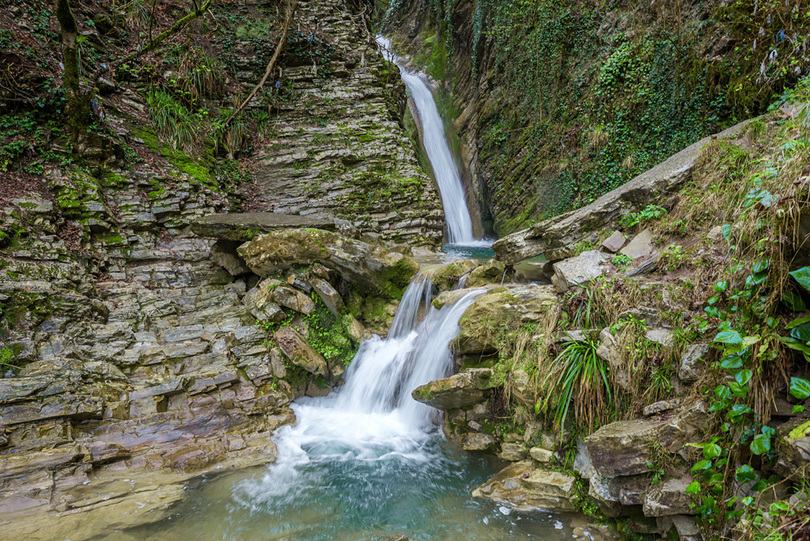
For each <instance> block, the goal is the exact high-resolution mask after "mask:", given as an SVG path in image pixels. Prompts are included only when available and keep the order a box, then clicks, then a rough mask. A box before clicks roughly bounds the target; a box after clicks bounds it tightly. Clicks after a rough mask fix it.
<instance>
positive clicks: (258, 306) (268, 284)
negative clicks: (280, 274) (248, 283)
mask: <svg viewBox="0 0 810 541" xmlns="http://www.w3.org/2000/svg"><path fill="white" fill-rule="evenodd" d="M280 283H281V282H279V281H278V280H272V279H267V280H263V281H262V282H259V283H258V284H257V285H256V287H254V288H252V289H251V290H250V291H248V292H247V293H245V296H244V297H242V303H244V305H245V307H246V308H247V309H248V310H249V311H250V313H251V315H253V317H255V318H256V319H257V320H259V321H261V322H265V321H275V322H279V321H282V320H284V318H285V317H286V314H284V310H282V309H281V308H280V307H279V306H278V305H277V304H276V303H274V302H273V291H274V289H275V288H276V287H277V286H278V285H279V284H280Z"/></svg>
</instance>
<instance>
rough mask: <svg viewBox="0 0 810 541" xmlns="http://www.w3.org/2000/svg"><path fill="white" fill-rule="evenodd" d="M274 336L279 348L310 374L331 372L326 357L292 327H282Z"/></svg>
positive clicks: (321, 374) (320, 374)
mask: <svg viewBox="0 0 810 541" xmlns="http://www.w3.org/2000/svg"><path fill="white" fill-rule="evenodd" d="M273 337H274V338H275V340H276V343H277V344H278V347H279V349H281V351H282V352H283V353H284V355H286V356H287V358H288V359H289V360H290V362H292V363H293V364H294V365H296V366H300V367H301V368H303V369H304V370H306V371H307V372H309V373H310V374H315V375H316V376H323V377H326V376H327V375H328V373H329V369H328V366H327V364H326V359H324V358H323V356H321V354H320V353H318V352H317V351H315V350H314V349H313V348H312V346H310V345H309V344H307V343H306V341H305V340H304V339H303V338H302V337H301V335H300V334H298V332H297V331H296V330H295V329H293V328H292V327H282V328H280V329H279V330H277V331H276V332H275V334H274V335H273Z"/></svg>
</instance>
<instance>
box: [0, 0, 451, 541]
mask: <svg viewBox="0 0 810 541" xmlns="http://www.w3.org/2000/svg"><path fill="white" fill-rule="evenodd" d="M71 4H72V7H73V10H74V12H75V14H76V18H77V20H78V21H79V31H80V36H82V39H80V43H81V46H82V54H83V69H84V70H85V73H95V72H96V71H97V70H98V69H99V66H102V65H103V66H105V67H104V68H103V69H107V68H108V67H110V66H114V65H115V64H114V63H115V62H117V59H119V58H120V57H121V56H123V54H124V53H125V52H127V51H130V50H133V49H135V47H136V46H137V45H138V44H139V43H142V40H143V39H145V37H146V36H148V35H149V32H150V31H155V30H158V29H165V28H167V27H168V26H169V25H170V24H171V23H172V22H173V21H175V20H177V19H179V18H180V17H181V16H182V15H183V14H184V10H185V9H186V7H185V6H184V5H183V4H181V3H175V2H166V3H158V4H156V6H157V7H156V8H155V11H154V12H153V13H152V15H151V16H150V15H149V13H148V12H143V11H138V9H137V8H138V6H136V5H134V4H127V5H126V6H123V7H121V6H118V7H116V6H99V5H97V4H95V3H91V2H71ZM49 6H50V4H46V3H44V2H37V1H32V2H6V3H4V5H3V6H2V9H0V12H2V15H0V17H2V20H3V25H2V26H3V28H2V29H0V36H1V37H2V39H0V49H2V51H1V52H0V57H2V59H3V60H2V61H3V67H4V69H7V70H11V71H8V72H6V75H8V74H9V73H11V72H12V71H14V70H21V69H22V68H21V67H22V66H31V70H30V71H27V72H26V71H23V72H20V73H23V75H21V76H20V78H19V80H18V81H17V84H14V85H11V86H9V85H6V84H5V83H4V86H3V89H4V92H5V93H4V94H3V96H2V98H0V102H1V103H2V110H3V117H2V120H1V121H0V128H1V129H2V131H1V132H0V142H1V143H2V147H1V149H0V156H1V157H2V162H0V171H1V172H0V177H1V180H0V207H1V208H0V312H2V322H1V323H0V362H2V365H0V368H2V374H3V377H2V378H0V464H2V466H0V509H1V510H2V513H0V514H2V519H0V522H2V524H3V527H4V528H6V531H7V532H9V533H8V535H10V536H11V537H14V538H20V539H22V538H26V539H35V538H41V539H52V538H55V537H67V536H70V537H71V538H78V537H76V536H79V537H81V536H83V537H92V536H93V535H96V534H98V533H100V532H102V531H104V530H107V529H120V528H125V527H128V526H131V525H133V524H137V523H140V522H143V521H149V520H159V519H160V518H161V517H165V515H166V512H167V511H166V510H167V509H168V508H169V507H170V506H171V504H173V503H174V502H176V501H178V500H179V499H181V498H182V497H183V487H184V485H185V484H186V483H187V482H188V481H189V479H192V478H195V477H197V476H199V475H201V474H203V473H205V472H212V471H226V470H227V469H229V468H231V467H246V466H250V465H254V464H261V463H265V462H268V461H272V460H274V457H275V447H274V445H273V443H272V442H271V440H270V438H271V436H272V434H273V430H274V429H275V428H276V427H278V426H280V425H282V424H287V423H290V422H292V421H293V420H294V416H293V414H292V411H291V410H290V409H289V407H288V405H289V402H290V400H291V399H292V398H293V397H294V396H299V395H302V394H305V393H308V394H323V393H325V392H328V389H329V388H330V385H331V384H332V383H333V382H334V381H335V379H336V378H337V377H339V375H340V373H342V370H343V368H344V366H345V364H346V363H348V361H349V360H350V359H351V357H352V355H353V352H354V351H355V350H356V347H357V343H358V341H359V340H360V339H362V338H363V337H364V336H366V332H367V331H366V330H365V329H364V327H363V325H362V324H361V323H360V322H359V321H358V319H356V318H359V319H361V320H363V321H364V322H366V323H368V324H369V325H371V326H372V327H373V328H375V329H379V330H381V331H382V332H384V331H385V329H386V323H387V322H390V318H391V315H392V313H393V309H394V307H395V303H396V297H397V295H400V294H401V291H402V288H403V286H404V285H407V283H408V280H409V278H410V276H411V274H412V273H413V272H414V268H413V265H415V264H413V262H412V261H410V260H409V259H408V258H407V257H405V256H403V255H402V254H399V253H389V252H387V251H386V250H385V249H383V248H381V247H380V246H379V245H378V243H382V242H387V243H398V244H404V243H408V244H412V245H423V246H424V245H429V246H434V245H436V244H438V243H439V242H440V240H441V237H442V234H443V215H442V212H441V207H440V203H439V201H438V197H437V195H436V191H435V188H434V186H433V183H432V181H431V180H430V178H429V177H428V176H427V175H426V174H425V173H424V172H423V171H422V170H421V169H420V166H419V163H418V161H417V157H416V153H415V150H414V146H413V142H412V140H411V139H410V138H409V137H408V135H407V134H406V132H405V130H404V128H403V126H404V125H405V122H404V120H403V115H408V114H409V113H408V112H407V111H406V109H405V96H404V89H403V86H402V84H401V83H400V81H399V77H398V75H397V73H396V71H390V70H395V69H396V68H395V67H391V66H389V65H388V64H387V63H385V62H384V61H383V60H382V58H381V56H380V55H379V53H378V51H377V49H376V46H375V44H374V42H373V40H370V38H369V37H368V35H367V27H366V25H365V22H364V20H363V18H362V16H361V14H360V7H359V6H355V5H353V4H351V3H345V2H340V1H337V0H336V1H334V2H332V1H329V2H303V1H302V2H299V4H298V10H297V14H296V24H295V26H294V30H293V32H292V36H291V38H290V42H289V44H288V47H287V49H286V52H285V54H284V55H282V60H281V62H280V63H279V64H278V65H277V69H278V71H277V72H274V73H273V77H272V78H271V80H270V82H269V83H268V84H267V85H266V87H265V91H263V92H260V93H259V94H258V95H257V98H255V99H254V100H253V101H251V103H250V104H249V105H248V107H247V108H246V110H245V112H244V113H243V115H242V116H241V117H238V118H237V119H236V120H235V121H234V122H233V123H232V124H230V125H229V127H225V125H224V122H223V120H224V119H225V118H226V117H227V116H228V115H229V114H230V113H231V112H232V110H233V109H232V107H233V104H234V103H236V102H238V100H239V99H241V98H242V97H243V96H245V95H246V94H247V92H248V91H249V90H250V89H252V88H253V86H254V85H255V84H256V83H257V82H258V81H259V79H260V77H261V75H262V74H263V72H264V68H265V65H266V63H267V61H268V60H269V57H270V54H271V53H272V50H273V47H274V46H275V44H276V41H277V39H278V28H279V21H280V19H281V17H280V15H282V10H283V7H284V4H282V3H278V2H273V1H270V2H264V3H259V4H244V3H240V2H223V3H218V5H217V6H215V7H214V8H212V11H210V12H207V13H206V14H204V15H203V16H202V17H201V18H200V19H198V20H196V21H195V22H194V23H192V24H190V25H189V26H188V27H187V28H185V29H184V30H183V31H181V32H180V33H178V34H177V35H175V36H174V37H172V38H171V39H170V40H169V42H168V43H167V45H166V46H165V47H164V48H163V49H161V50H159V51H157V52H155V53H153V54H150V55H146V56H144V57H141V58H139V59H138V60H135V61H132V62H129V63H126V64H124V65H120V64H119V65H115V71H113V72H110V70H109V69H107V72H103V70H102V74H101V77H100V78H99V79H98V80H97V81H96V85H97V86H96V88H95V94H94V95H95V101H94V102H93V114H94V115H95V116H94V125H93V126H91V127H90V130H89V131H88V132H87V133H86V134H83V135H82V137H81V138H79V139H78V140H77V139H76V138H74V137H72V136H71V134H70V133H68V132H67V130H66V128H65V126H64V124H63V123H62V121H61V116H60V112H61V107H62V105H63V98H62V95H61V93H60V91H59V90H58V87H59V84H60V79H61V71H60V67H59V60H60V55H59V26H58V24H57V23H56V21H55V18H54V16H53V13H52V11H50V10H49V9H48V8H49ZM150 17H152V18H151V19H150ZM161 25H162V26H161ZM153 27H154V28H153ZM220 117H221V118H220ZM240 209H248V210H259V211H265V212H266V211H273V212H277V213H285V214H287V215H290V216H288V217H287V219H280V218H279V219H276V220H272V219H271V220H270V222H272V223H271V225H270V226H268V227H267V228H266V229H262V228H263V227H264V226H266V225H267V219H266V215H265V218H263V219H262V221H261V223H260V224H257V223H255V222H250V224H249V225H248V226H245V227H241V228H240V227H237V226H233V227H231V226H226V227H225V228H224V229H223V228H220V229H218V230H217V231H216V232H214V233H211V230H210V229H205V228H203V229H202V230H201V229H197V231H202V235H203V236H200V235H198V234H197V233H195V232H194V229H193V228H192V224H195V223H197V222H200V221H201V219H202V218H204V217H206V216H210V215H216V214H223V213H227V212H229V211H234V210H240ZM248 216H252V215H248ZM282 218H283V217H282ZM296 226H298V227H312V226H316V227H324V228H326V229H329V230H330V232H329V233H328V235H329V238H328V241H329V242H331V243H338V244H340V245H341V246H344V249H343V251H341V252H340V254H339V256H340V261H341V265H342V266H341V267H336V266H335V265H333V264H331V263H330V261H328V260H324V261H321V259H320V258H318V257H310V256H307V257H303V258H299V259H298V260H296V262H295V265H294V266H293V268H290V266H289V265H286V266H283V268H278V269H276V270H274V271H273V273H272V274H273V276H272V277H270V278H268V279H267V280H264V281H260V279H259V276H257V275H256V274H254V273H253V272H252V271H251V270H250V268H249V267H248V266H246V263H245V261H244V260H241V259H240V258H239V257H238V256H237V254H236V247H237V246H238V245H239V244H240V242H234V239H241V240H249V239H251V238H253V237H256V236H257V234H258V233H260V232H261V231H270V232H273V231H275V232H276V234H278V232H279V231H282V230H287V229H290V228H294V227H296ZM336 229H340V231H342V232H343V233H344V234H346V235H349V236H350V237H351V238H350V237H344V236H343V235H341V234H340V233H337V232H334V231H335V230H336ZM247 230H249V233H250V234H248V235H247V236H246V237H244V235H245V233H246V231H247ZM324 234H327V233H326V232H324ZM358 239H364V240H365V241H370V242H372V243H374V244H372V245H369V244H366V243H365V242H363V241H362V240H358ZM347 246H351V247H352V249H353V250H356V251H357V253H356V254H354V253H353V252H351V251H350V250H349V249H348V248H345V247H347ZM313 250H314V252H313V253H315V254H316V255H318V253H319V248H318V247H315V248H313ZM313 250H311V252H312V251H313ZM372 254H373V256H374V257H377V258H378V259H374V257H372ZM336 257H337V256H336ZM388 262H390V268H389V266H388V265H389V263H388ZM316 263H318V264H316ZM321 263H322V264H321ZM363 265H376V266H375V267H374V269H373V270H368V268H367V267H364V266H363ZM347 268H350V269H352V271H351V272H349V271H346V269H347ZM363 269H365V272H366V273H368V274H369V276H367V278H368V279H367V280H366V281H363V280H361V279H359V278H358V276H360V275H361V274H362V272H364V271H363ZM263 276H266V273H265V274H263ZM369 284H377V285H379V286H380V287H378V288H374V287H371V286H370V285H369ZM392 303H393V304H392ZM102 515H103V517H104V518H103V519H102V518H100V517H101V516H102ZM48 518H51V519H54V520H47V519H48Z"/></svg>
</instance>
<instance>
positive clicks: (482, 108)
mask: <svg viewBox="0 0 810 541" xmlns="http://www.w3.org/2000/svg"><path fill="white" fill-rule="evenodd" d="M380 4H382V5H381V6H380V11H381V12H382V13H385V16H384V19H383V21H382V22H383V24H384V25H387V26H386V28H387V29H388V30H389V31H394V32H395V33H397V34H398V35H399V37H400V40H401V43H402V45H403V46H404V47H408V48H410V49H411V50H412V52H413V53H414V56H415V57H416V58H417V60H419V59H421V60H422V61H423V62H424V63H426V64H427V71H428V73H430V74H431V75H432V76H433V77H434V78H436V79H438V80H439V81H441V82H443V83H445V85H446V87H445V90H444V92H447V93H449V94H450V95H452V96H453V98H454V99H455V102H456V105H455V108H453V109H450V110H448V111H446V112H447V117H448V118H447V121H448V122H449V123H451V126H452V129H453V130H454V131H455V132H457V133H459V132H460V133H463V134H464V135H463V137H466V141H465V144H466V145H468V146H469V147H470V148H473V149H477V161H476V163H475V164H473V165H474V166H475V168H480V171H479V172H477V173H475V172H473V176H476V175H477V176H478V177H480V178H478V179H476V178H473V179H471V180H472V184H474V185H480V186H481V188H482V190H483V193H484V195H483V204H484V206H485V207H486V208H485V211H487V212H489V213H490V214H491V217H492V220H493V227H494V229H495V231H496V232H497V233H499V234H500V235H503V234H505V233H510V232H512V231H515V230H517V229H521V228H523V227H527V226H529V225H531V224H533V223H535V222H537V221H540V220H542V219H543V218H547V217H549V216H553V215H555V214H559V213H561V212H564V211H566V210H569V209H571V208H575V207H578V206H581V205H583V204H587V203H589V202H591V201H593V200H594V199H596V198H597V197H598V196H600V195H601V194H603V193H605V192H607V191H609V190H611V189H613V188H616V187H617V186H619V185H621V184H623V183H624V182H627V181H628V180H630V179H631V178H633V177H634V176H635V175H637V174H639V173H641V172H643V171H645V170H647V169H649V168H650V167H652V166H654V165H655V164H657V163H659V162H660V161H662V160H663V159H665V158H667V157H668V156H670V155H672V154H674V153H675V152H677V151H679V150H681V149H682V148H684V147H686V146H688V145H689V144H691V143H693V142H695V141H697V140H698V139H700V138H701V137H705V136H707V135H709V134H711V133H715V132H717V131H720V129H721V128H723V127H726V126H728V125H730V124H731V123H734V122H735V121H737V120H741V119H743V118H748V117H750V116H752V115H755V114H758V113H760V112H762V111H764V110H765V109H766V108H767V107H768V105H769V104H770V103H771V102H772V101H773V99H774V97H775V96H776V95H778V94H780V93H781V92H782V91H783V89H784V88H787V87H791V86H792V85H794V84H795V82H796V81H797V79H798V78H799V76H801V75H802V74H804V73H805V71H806V70H807V69H808V65H810V64H808V57H807V55H808V53H807V52H806V47H805V46H804V40H805V39H806V35H807V32H808V30H809V29H810V15H808V12H807V10H806V9H805V8H804V7H802V6H801V5H800V4H799V3H790V2H789V3H785V2H781V1H778V0H771V1H765V2H760V1H757V2H755V1H753V0H737V1H733V2H725V1H724V2H720V1H712V2H682V1H677V2H652V3H645V4H638V3H635V2H597V3H595V2H560V1H556V0H506V1H488V0H452V1H449V2H429V1H427V0H424V1H421V2H413V3H405V2H401V1H393V2H380ZM459 115H460V116H459ZM472 154H475V152H474V151H472Z"/></svg>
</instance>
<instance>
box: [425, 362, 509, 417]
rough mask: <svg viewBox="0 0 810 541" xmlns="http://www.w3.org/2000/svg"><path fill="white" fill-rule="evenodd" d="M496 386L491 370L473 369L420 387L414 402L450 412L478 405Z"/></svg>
mask: <svg viewBox="0 0 810 541" xmlns="http://www.w3.org/2000/svg"><path fill="white" fill-rule="evenodd" d="M495 386H496V383H495V381H494V380H493V377H492V370H491V369H489V368H473V369H470V370H468V371H466V372H462V373H460V374H455V375H453V376H450V377H449V378H444V379H438V380H435V381H431V382H430V383H426V384H425V385H420V386H419V387H417V388H416V389H414V390H413V392H412V393H411V396H413V398H414V400H416V401H418V402H422V403H423V404H427V405H428V406H432V407H434V408H438V409H442V410H449V409H457V408H464V407H467V406H472V405H473V404H477V403H478V402H481V401H483V400H484V398H486V395H487V393H486V391H488V390H489V389H492V388H493V387H495Z"/></svg>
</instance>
